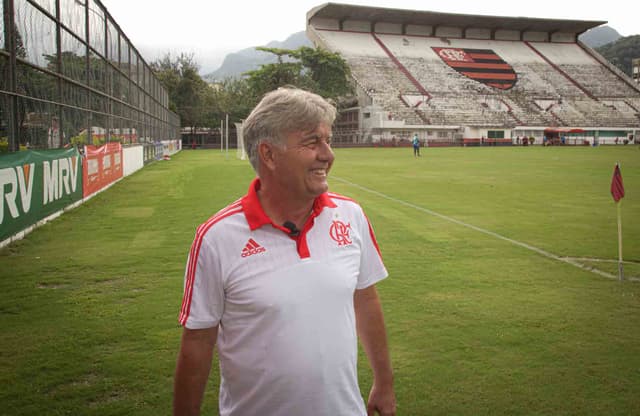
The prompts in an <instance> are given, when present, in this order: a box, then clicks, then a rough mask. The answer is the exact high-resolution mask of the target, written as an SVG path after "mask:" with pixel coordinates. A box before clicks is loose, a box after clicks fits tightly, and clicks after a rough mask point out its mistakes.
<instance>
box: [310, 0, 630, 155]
mask: <svg viewBox="0 0 640 416" xmlns="http://www.w3.org/2000/svg"><path fill="white" fill-rule="evenodd" d="M604 23H606V22H604V21H580V20H559V19H539V18H524V17H498V16H480V15H461V14H450V13H436V12H429V11H417V10H399V9H387V8H376V7H366V6H354V5H346V4H336V3H326V4H324V5H321V6H318V7H316V8H314V9H312V10H310V11H309V12H308V13H307V36H308V37H309V39H311V40H312V42H313V43H314V44H315V45H316V46H319V47H322V48H325V49H327V50H330V51H333V52H337V53H339V54H340V55H341V56H342V57H343V58H344V59H345V60H346V62H347V63H348V65H349V67H350V69H351V76H352V78H353V82H354V84H355V90H356V97H357V102H356V101H355V100H354V101H353V104H354V105H353V106H351V107H350V108H346V109H344V110H343V111H342V113H341V118H340V120H339V121H338V124H337V125H336V129H335V134H336V139H337V141H338V142H342V144H358V143H363V144H364V143H366V144H370V143H374V144H375V143H381V144H388V143H397V142H400V143H401V142H407V141H408V139H409V138H410V137H411V136H412V135H413V134H414V133H418V135H419V137H420V139H421V140H422V141H423V142H426V143H427V144H428V145H429V146H437V145H476V144H495V145H511V144H517V143H518V144H519V143H523V142H525V140H526V142H528V143H531V142H533V143H535V144H542V143H543V142H544V143H545V144H553V143H565V144H607V143H623V142H624V141H627V142H633V141H635V140H640V139H639V134H640V86H639V85H638V84H636V83H635V82H633V80H632V79H631V78H630V77H628V76H627V75H625V74H624V73H622V72H621V71H620V70H618V69H617V68H616V67H614V66H613V65H611V64H610V63H609V62H607V61H606V60H605V59H604V58H603V57H602V56H600V55H599V54H598V53H597V52H596V51H594V50H593V49H591V48H590V47H588V46H587V45H585V44H583V43H582V42H580V41H579V40H578V36H579V35H580V34H581V33H583V32H585V31H587V30H589V29H591V28H594V27H597V26H600V25H602V24H604ZM531 138H533V140H532V139H531Z"/></svg>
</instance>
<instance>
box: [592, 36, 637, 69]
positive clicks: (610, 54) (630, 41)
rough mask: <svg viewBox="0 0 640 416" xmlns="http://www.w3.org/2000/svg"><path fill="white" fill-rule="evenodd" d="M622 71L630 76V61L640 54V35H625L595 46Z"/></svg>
mask: <svg viewBox="0 0 640 416" xmlns="http://www.w3.org/2000/svg"><path fill="white" fill-rule="evenodd" d="M596 51H598V53H600V54H601V55H602V56H604V57H605V58H606V59H607V60H608V61H609V62H611V63H612V64H613V65H615V66H616V67H618V69H620V70H621V71H622V72H624V73H625V74H627V75H629V76H631V61H632V60H633V59H634V58H637V57H639V56H640V35H634V36H627V37H624V38H620V39H618V40H616V41H615V42H611V43H608V44H606V45H604V46H600V47H599V48H596Z"/></svg>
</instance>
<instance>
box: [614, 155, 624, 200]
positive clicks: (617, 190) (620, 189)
mask: <svg viewBox="0 0 640 416" xmlns="http://www.w3.org/2000/svg"><path fill="white" fill-rule="evenodd" d="M611 195H612V196H613V200H614V201H616V202H618V201H620V199H622V198H623V197H624V185H623V184H622V174H621V173H620V165H618V164H617V163H616V168H615V169H614V170H613V178H611Z"/></svg>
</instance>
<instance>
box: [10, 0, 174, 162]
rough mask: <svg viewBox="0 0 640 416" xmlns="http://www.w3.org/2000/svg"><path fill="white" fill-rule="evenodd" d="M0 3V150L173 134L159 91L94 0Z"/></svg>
mask: <svg viewBox="0 0 640 416" xmlns="http://www.w3.org/2000/svg"><path fill="white" fill-rule="evenodd" d="M0 8H1V10H2V16H3V19H2V20H0V48H1V49H0V152H1V151H3V150H4V151H17V150H19V149H20V148H34V149H51V148H59V147H65V146H70V145H76V144H80V145H81V144H95V145H99V144H103V143H105V142H111V141H119V142H122V143H123V144H129V143H151V142H154V141H157V140H170V139H179V138H180V120H179V117H178V116H177V115H176V114H175V113H173V112H171V111H170V110H169V109H168V107H169V98H168V95H167V92H166V91H165V90H164V88H163V87H162V86H161V85H160V82H159V81H158V80H157V79H156V78H155V76H154V75H153V73H152V71H151V68H150V67H149V65H148V64H147V63H146V62H145V61H144V60H143V59H142V57H141V56H140V54H139V53H138V51H137V50H136V49H135V47H134V46H133V45H132V44H131V42H130V41H129V40H128V39H127V37H126V35H125V34H124V33H123V32H122V30H120V28H119V27H118V24H117V23H116V22H115V21H114V20H113V18H112V17H111V16H110V15H109V13H108V12H107V10H106V9H105V7H104V6H103V5H102V3H100V1H98V0H2V1H0Z"/></svg>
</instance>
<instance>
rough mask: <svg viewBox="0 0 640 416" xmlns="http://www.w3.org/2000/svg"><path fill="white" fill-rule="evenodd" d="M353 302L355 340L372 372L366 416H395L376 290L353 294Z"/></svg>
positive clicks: (372, 287) (391, 380) (390, 374)
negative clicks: (358, 343)
mask: <svg viewBox="0 0 640 416" xmlns="http://www.w3.org/2000/svg"><path fill="white" fill-rule="evenodd" d="M353 302H354V307H355V312H356V327H357V330H358V337H359V338H360V342H361V343H362V346H363V347H364V350H365V352H366V354H367V357H368V358H369V363H370V365H371V369H372V370H373V386H372V387H371V392H370V393H369V400H368V402H367V414H368V415H369V416H372V415H374V413H375V412H378V414H379V415H381V416H393V415H395V414H396V397H395V393H394V391H393V370H392V369H391V359H390V358H389V348H388V346H387V333H386V330H385V328H384V318H383V316H382V306H381V305H380V299H379V298H378V292H377V291H376V287H375V286H374V285H371V286H369V287H367V288H365V289H360V290H356V292H355V295H354V298H353Z"/></svg>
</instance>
